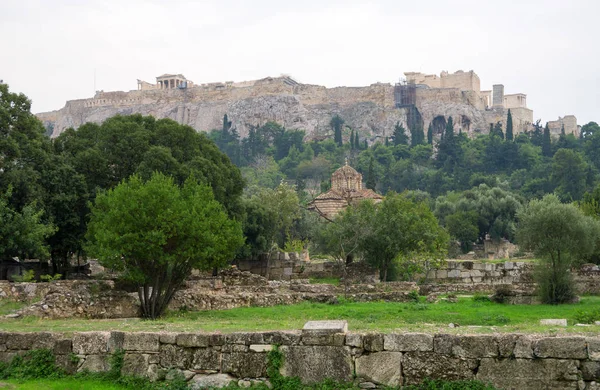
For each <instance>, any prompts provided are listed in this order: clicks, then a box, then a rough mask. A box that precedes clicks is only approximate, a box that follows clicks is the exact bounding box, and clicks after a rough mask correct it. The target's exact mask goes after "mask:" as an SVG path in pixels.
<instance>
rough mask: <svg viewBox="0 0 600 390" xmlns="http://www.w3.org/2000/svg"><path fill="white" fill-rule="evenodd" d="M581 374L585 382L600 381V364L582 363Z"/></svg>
mask: <svg viewBox="0 0 600 390" xmlns="http://www.w3.org/2000/svg"><path fill="white" fill-rule="evenodd" d="M581 374H582V377H583V380H586V381H600V362H583V363H581Z"/></svg>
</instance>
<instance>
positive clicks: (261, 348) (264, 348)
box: [250, 344, 273, 352]
mask: <svg viewBox="0 0 600 390" xmlns="http://www.w3.org/2000/svg"><path fill="white" fill-rule="evenodd" d="M271 350H273V346H272V345H263V344H252V345H250V351H252V352H269V351H271Z"/></svg>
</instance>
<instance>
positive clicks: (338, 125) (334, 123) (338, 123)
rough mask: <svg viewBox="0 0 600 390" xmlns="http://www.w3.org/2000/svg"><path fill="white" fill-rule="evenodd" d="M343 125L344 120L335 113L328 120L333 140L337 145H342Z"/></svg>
mask: <svg viewBox="0 0 600 390" xmlns="http://www.w3.org/2000/svg"><path fill="white" fill-rule="evenodd" d="M343 125H344V120H343V119H342V118H341V117H340V116H339V115H337V114H336V115H335V116H334V117H333V118H331V121H329V126H331V128H332V129H333V140H334V141H335V143H336V144H338V146H342V126H343Z"/></svg>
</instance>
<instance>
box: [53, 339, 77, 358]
mask: <svg viewBox="0 0 600 390" xmlns="http://www.w3.org/2000/svg"><path fill="white" fill-rule="evenodd" d="M53 351H54V354H55V355H68V354H70V353H71V352H73V342H72V341H71V339H62V340H56V342H55V343H54V350H53Z"/></svg>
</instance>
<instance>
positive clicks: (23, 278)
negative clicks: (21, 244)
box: [12, 269, 35, 283]
mask: <svg viewBox="0 0 600 390" xmlns="http://www.w3.org/2000/svg"><path fill="white" fill-rule="evenodd" d="M12 279H13V280H14V281H15V282H34V283H35V271H34V270H32V269H30V270H29V271H25V272H24V273H23V275H14V276H13V277H12Z"/></svg>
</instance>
